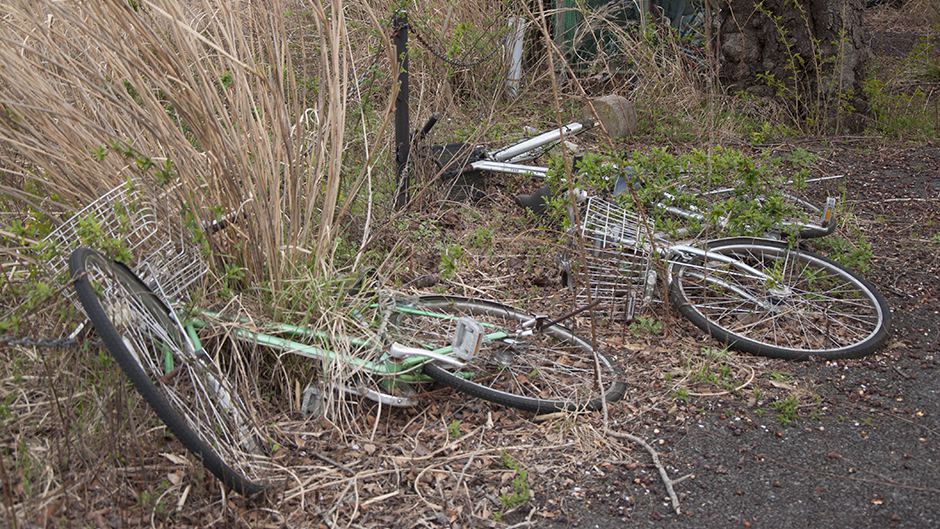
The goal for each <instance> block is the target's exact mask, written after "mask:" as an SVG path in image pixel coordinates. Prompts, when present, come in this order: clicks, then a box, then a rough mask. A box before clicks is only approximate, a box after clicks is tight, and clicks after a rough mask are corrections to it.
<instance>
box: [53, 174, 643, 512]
mask: <svg viewBox="0 0 940 529" xmlns="http://www.w3.org/2000/svg"><path fill="white" fill-rule="evenodd" d="M151 208H152V207H151V205H150V202H148V201H147V200H143V199H142V198H141V196H140V195H139V193H138V189H137V187H136V186H134V185H127V184H122V185H121V186H119V187H117V188H115V189H114V190H111V191H110V192H109V193H107V194H105V195H104V196H103V197H102V198H100V199H99V200H97V201H95V202H94V203H92V204H90V205H89V206H87V207H86V208H84V209H83V210H81V211H79V212H78V213H77V214H76V215H75V216H74V217H73V218H72V219H70V220H69V221H67V222H65V223H64V224H63V225H62V226H60V227H59V228H58V229H57V230H56V231H54V232H53V233H52V234H50V236H49V237H47V241H48V242H47V244H46V246H47V247H49V248H51V247H56V249H57V252H58V253H57V255H60V254H61V253H62V252H65V251H68V250H71V249H72V248H73V247H75V246H76V245H77V244H80V243H79V241H81V240H82V237H80V236H79V235H80V232H81V231H82V230H83V227H87V226H89V225H94V226H95V231H96V232H97V233H98V234H99V237H98V239H99V240H101V237H100V235H101V234H104V235H105V237H104V238H105V239H107V240H114V239H121V240H124V239H125V238H126V237H128V236H131V239H132V240H127V246H128V247H130V248H134V249H135V251H136V252H138V253H139V254H141V255H142V256H143V258H142V259H141V260H140V261H139V263H138V266H137V267H136V270H137V272H138V273H135V271H132V270H131V269H130V268H128V267H127V266H126V265H124V264H121V263H119V262H117V261H114V260H112V259H109V258H107V257H105V256H104V255H103V254H102V253H100V252H98V251H96V250H93V249H91V248H87V247H77V248H75V249H74V250H73V251H72V253H71V255H70V256H69V258H68V268H69V271H70V277H71V278H72V280H73V281H74V283H75V291H76V294H77V301H78V304H79V306H80V308H81V309H82V310H83V311H84V313H85V314H86V315H87V316H88V318H89V320H90V321H91V323H92V325H93V326H94V327H95V330H96V331H97V333H98V335H99V336H100V337H101V339H102V341H103V342H104V344H105V346H106V347H107V349H108V350H109V352H110V353H111V355H112V356H113V357H114V358H115V359H116V361H117V362H118V364H119V366H120V367H121V369H122V370H123V371H124V372H125V374H126V375H127V376H128V377H129V378H130V380H131V381H132V382H133V384H134V386H135V388H136V389H137V390H138V392H139V393H140V394H141V395H142V396H143V397H144V399H145V400H146V401H147V402H148V403H149V404H150V405H151V407H152V408H153V409H154V411H155V412H156V413H157V415H158V416H159V417H160V418H161V420H163V422H164V423H165V424H166V425H167V427H169V428H170V430H171V431H172V432H173V433H174V434H175V435H176V436H177V438H178V439H179V440H180V441H181V442H182V443H183V444H184V446H186V448H187V449H188V450H189V451H191V452H192V453H193V454H195V455H196V456H197V457H198V458H199V459H200V460H201V461H202V462H203V464H204V465H205V466H206V468H208V469H209V470H210V471H211V472H212V473H213V474H214V475H215V476H217V477H218V478H219V479H220V480H221V481H222V482H223V483H224V484H225V485H226V486H227V487H229V488H230V489H233V490H236V491H238V492H240V493H243V494H254V493H257V492H259V491H261V490H263V488H264V484H265V475H266V468H267V467H266V463H265V461H266V458H265V447H266V442H265V435H264V434H263V431H262V430H263V429H261V428H259V427H258V426H257V425H256V421H255V419H254V413H253V411H252V409H251V406H249V405H248V404H247V403H246V402H245V400H244V399H242V398H241V396H240V389H239V387H238V386H237V385H236V382H235V381H233V379H232V378H230V377H229V376H228V375H227V374H226V372H225V370H224V369H223V368H222V367H221V366H220V363H219V362H218V361H217V360H218V359H216V358H213V357H212V356H211V355H209V354H208V352H207V351H206V350H205V349H204V348H203V347H202V344H201V342H200V338H199V334H200V331H202V330H204V329H208V328H211V327H212V326H213V325H214V324H217V323H221V324H224V326H225V327H226V328H229V329H231V332H232V333H233V335H234V336H235V338H237V339H238V340H241V341H246V342H249V343H252V344H257V345H260V346H263V347H265V348H268V349H272V350H276V351H281V352H286V353H290V354H296V355H300V356H303V357H308V358H311V359H315V360H319V361H321V362H324V363H330V362H342V363H347V364H349V365H351V366H354V367H355V368H356V370H357V371H358V372H359V373H360V375H361V376H360V377H358V378H357V379H356V380H354V381H352V382H351V383H348V384H345V385H340V388H339V389H341V390H343V391H345V392H347V393H355V394H359V395H362V396H364V397H367V398H370V399H373V400H376V401H378V402H380V403H382V404H385V405H391V406H410V405H414V404H415V403H416V402H417V401H416V398H415V394H414V392H413V391H412V389H413V386H414V385H415V384H420V383H424V382H430V381H438V382H440V383H443V384H446V385H449V386H451V387H453V388H455V389H457V390H458V391H461V392H464V393H467V394H470V395H473V396H476V397H480V398H483V399H487V400H490V401H493V402H496V403H499V404H503V405H507V406H512V407H516V408H519V409H523V410H527V411H532V412H536V413H544V412H548V411H556V410H590V409H596V408H598V407H600V406H601V402H602V400H601V399H602V398H603V399H606V400H608V401H615V400H618V399H620V398H621V397H622V396H623V395H624V393H625V390H626V387H625V385H624V383H623V382H622V381H621V377H620V374H619V370H618V369H617V368H616V367H615V363H614V362H613V361H612V360H614V359H613V358H608V357H607V356H605V355H603V354H601V353H600V352H598V351H595V350H594V349H593V348H592V346H591V344H590V342H589V341H588V340H585V339H583V338H581V337H579V336H578V335H576V334H575V333H574V332H573V331H572V330H571V329H568V328H567V327H565V326H563V325H562V324H561V320H560V319H556V320H550V319H549V318H547V317H538V316H534V315H531V314H528V313H525V312H523V311H520V310H518V309H515V308H512V307H509V306H506V305H502V304H500V303H497V302H492V301H485V300H478V299H468V298H460V297H452V296H419V297H416V298H411V299H409V298H400V299H392V298H386V300H385V301H383V302H378V303H370V304H367V305H365V309H366V310H361V308H360V309H356V310H357V314H356V315H355V316H356V318H357V319H358V320H359V321H361V328H360V331H361V332H360V333H357V335H356V336H331V335H329V334H328V333H326V332H323V331H320V330H317V329H310V328H305V327H300V326H295V325H290V324H285V323H270V324H266V325H263V326H262V327H261V328H260V329H259V328H258V327H256V326H255V325H251V324H248V323H247V322H244V321H240V320H238V319H237V318H227V317H225V316H223V315H220V314H216V313H213V312H211V311H208V310H204V309H199V308H193V307H190V308H187V309H185V310H182V309H181V310H176V309H174V308H173V307H174V303H173V302H174V301H177V300H179V299H180V297H182V296H183V295H184V294H185V291H186V288H187V287H188V285H190V284H192V283H193V282H194V281H195V280H196V279H198V278H199V277H201V275H202V274H203V273H204V272H205V264H204V263H203V261H202V259H201V258H200V256H199V252H198V251H197V250H195V249H193V248H191V247H187V246H186V244H185V243H183V244H180V243H177V244H169V245H168V244H167V243H166V242H161V243H160V244H156V243H155V240H159V241H166V240H168V239H167V238H166V237H161V236H157V231H158V230H157V228H158V226H157V225H156V223H155V222H154V218H155V214H154V212H153V210H152V209H151ZM148 243H149V244H148ZM150 244H156V246H157V249H156V250H153V251H152V253H151V252H148V249H149V245H150ZM167 256H171V258H167ZM168 262H169V263H175V264H176V266H174V267H166V266H164V264H165V263H168ZM62 263H63V261H62V260H61V259H52V260H50V262H49V264H50V268H51V270H52V272H53V273H59V272H61V270H60V269H57V268H56V266H57V265H58V266H61V265H62ZM161 263H164V264H161ZM142 277H143V278H145V279H142ZM168 293H170V294H169V295H168ZM366 312H368V313H369V314H370V316H371V317H366V316H365V313H366ZM562 319H564V318H562ZM339 343H346V344H351V345H352V346H353V347H352V350H351V352H348V353H344V352H338V351H339V350H338V349H334V348H333V346H332V345H331V344H339ZM370 358H371V359H370ZM598 380H602V381H603V383H604V384H605V386H604V389H603V391H599V390H598V389H597V382H598ZM313 394H315V391H308V392H307V395H308V396H310V395H313Z"/></svg>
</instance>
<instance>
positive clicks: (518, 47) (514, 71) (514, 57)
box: [506, 17, 526, 97]
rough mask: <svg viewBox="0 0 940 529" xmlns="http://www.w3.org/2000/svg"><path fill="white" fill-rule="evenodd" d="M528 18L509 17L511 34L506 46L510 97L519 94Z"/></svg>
mask: <svg viewBox="0 0 940 529" xmlns="http://www.w3.org/2000/svg"><path fill="white" fill-rule="evenodd" d="M525 25H526V20H525V19H524V18H522V17H509V35H507V36H506V39H507V41H508V42H507V43H506V47H507V48H509V71H508V73H507V74H506V91H507V92H508V93H509V96H510V97H516V96H518V95H519V83H520V81H521V80H522V45H523V43H524V41H525Z"/></svg>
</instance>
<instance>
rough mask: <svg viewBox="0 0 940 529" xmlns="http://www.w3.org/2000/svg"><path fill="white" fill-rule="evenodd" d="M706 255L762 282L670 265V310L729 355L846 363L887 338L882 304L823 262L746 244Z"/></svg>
mask: <svg viewBox="0 0 940 529" xmlns="http://www.w3.org/2000/svg"><path fill="white" fill-rule="evenodd" d="M708 250H709V252H714V253H718V254H721V255H725V256H728V257H732V258H734V259H737V260H738V261H739V262H741V263H744V264H746V265H748V266H751V267H753V268H755V269H757V270H759V271H761V272H763V273H764V274H766V275H767V276H769V277H770V279H769V280H767V279H763V278H759V277H756V276H754V275H753V274H750V273H747V272H744V271H742V270H740V269H739V268H735V267H734V266H732V265H729V264H727V263H724V262H720V261H718V260H713V259H710V260H706V261H704V262H703V261H702V260H701V259H698V260H696V261H693V262H692V263H676V264H674V266H673V270H672V285H671V288H670V292H671V294H672V300H673V302H674V303H676V304H677V305H678V306H679V309H680V312H682V314H683V315H684V316H686V317H687V318H689V320H691V321H692V322H693V323H694V324H695V325H696V326H698V327H699V328H701V329H703V330H705V331H707V332H708V333H709V334H711V335H713V336H715V337H716V338H718V339H719V340H721V341H723V342H725V343H726V344H728V345H729V346H731V347H732V348H735V349H738V350H742V351H746V352H751V353H755V354H762V355H766V356H776V357H782V358H794V359H800V358H808V357H811V356H820V357H825V358H847V357H858V356H863V355H866V354H870V353H872V352H874V351H875V350H877V349H878V348H879V347H880V346H881V345H882V344H883V343H884V340H885V339H886V338H887V328H888V323H889V319H890V311H889V310H888V307H887V304H886V302H885V301H884V299H883V298H882V297H881V295H880V294H879V293H878V292H877V291H876V290H875V289H874V287H872V286H871V285H869V284H868V283H867V282H866V281H865V280H863V279H861V278H860V277H858V276H856V275H855V274H853V273H852V272H849V271H848V270H845V269H844V268H842V267H841V266H839V265H837V264H835V263H833V262H832V261H829V260H828V259H825V258H823V257H821V256H818V255H815V254H812V253H810V252H806V251H802V250H793V249H790V248H788V247H787V245H786V244H783V243H779V242H776V241H766V240H761V239H748V238H741V239H727V240H723V241H715V242H712V243H710V245H709V248H708Z"/></svg>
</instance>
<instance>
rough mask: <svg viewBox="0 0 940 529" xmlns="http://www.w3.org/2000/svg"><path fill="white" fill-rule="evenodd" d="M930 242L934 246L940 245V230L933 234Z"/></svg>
mask: <svg viewBox="0 0 940 529" xmlns="http://www.w3.org/2000/svg"><path fill="white" fill-rule="evenodd" d="M930 242H931V244H933V245H934V246H940V231H938V232H937V233H934V234H933V237H931V238H930Z"/></svg>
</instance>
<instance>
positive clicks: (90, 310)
mask: <svg viewBox="0 0 940 529" xmlns="http://www.w3.org/2000/svg"><path fill="white" fill-rule="evenodd" d="M69 269H70V271H71V273H72V278H73V279H74V280H75V289H76V292H77V294H78V299H79V301H80V302H81V304H82V307H83V308H84V310H85V314H86V315H87V316H88V319H89V320H91V323H92V325H94V327H95V330H96V331H97V332H98V335H99V336H100V337H101V339H102V341H103V342H104V344H105V346H106V347H107V348H108V351H109V352H110V353H111V355H112V356H113V357H114V359H115V360H116V361H117V363H118V365H119V366H120V367H121V370H123V371H124V373H125V374H126V375H127V377H128V378H130V380H131V382H132V383H133V384H134V387H135V388H136V389H137V391H138V392H139V393H140V394H141V395H142V396H143V397H144V400H146V401H147V403H148V404H150V406H151V407H152V408H153V410H154V411H155V412H156V413H157V415H158V416H159V417H160V419H162V420H163V422H164V423H165V424H166V425H167V427H168V428H169V429H170V431H172V432H173V434H174V435H175V436H176V437H177V439H179V440H180V442H182V443H183V446H185V447H186V448H187V449H188V450H189V451H190V452H192V453H193V454H194V455H195V456H196V457H197V458H199V460H200V461H202V463H203V465H205V467H206V468H207V469H208V470H209V471H210V472H212V473H213V474H214V475H215V476H216V477H217V478H219V480H221V481H222V483H224V484H225V486H226V487H228V488H229V489H232V490H235V491H237V492H239V493H241V494H244V495H254V494H257V493H259V492H261V491H262V490H263V485H262V484H261V481H262V480H261V479H260V472H259V470H258V469H257V468H256V464H257V462H258V461H259V458H258V456H257V455H256V453H257V452H258V451H259V442H258V440H259V438H260V436H259V434H258V432H257V430H256V429H255V428H254V427H253V426H252V424H251V414H250V412H249V409H248V407H247V406H246V405H245V403H244V402H243V401H242V400H241V399H240V398H239V397H238V395H237V394H236V392H235V391H234V389H233V387H232V385H231V384H230V383H229V382H228V381H227V380H226V378H225V376H224V375H223V374H222V373H221V371H220V370H219V368H218V367H217V366H216V365H215V363H214V362H213V361H212V359H211V358H209V356H208V355H207V354H206V353H205V352H204V351H203V350H201V349H200V350H199V351H195V350H194V348H193V344H192V341H191V340H190V339H189V337H188V336H187V335H186V333H185V332H183V329H182V328H181V327H180V326H179V324H178V323H177V322H176V321H175V319H174V318H173V316H172V314H171V312H170V310H169V309H168V308H167V307H166V305H164V304H163V302H162V301H160V299H159V298H158V297H157V295H156V294H154V293H153V291H151V290H150V289H149V288H148V287H147V286H146V285H144V283H143V282H142V281H141V280H140V279H139V278H138V277H137V276H136V275H134V273H133V272H131V271H130V270H129V269H128V268H127V267H126V266H124V265H122V264H120V263H117V262H115V261H112V260H110V259H107V258H106V257H104V256H102V255H101V254H99V253H98V252H96V251H94V250H91V249H89V248H79V249H77V250H75V251H74V252H73V253H72V255H71V257H70V258H69Z"/></svg>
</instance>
